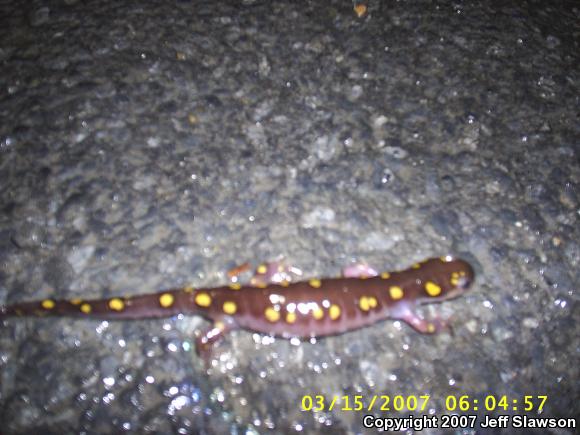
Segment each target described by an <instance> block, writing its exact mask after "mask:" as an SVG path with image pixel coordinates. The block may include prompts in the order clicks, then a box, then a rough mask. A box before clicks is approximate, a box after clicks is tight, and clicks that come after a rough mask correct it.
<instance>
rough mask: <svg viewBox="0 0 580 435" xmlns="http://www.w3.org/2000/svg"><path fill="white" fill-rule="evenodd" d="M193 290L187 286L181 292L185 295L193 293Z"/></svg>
mask: <svg viewBox="0 0 580 435" xmlns="http://www.w3.org/2000/svg"><path fill="white" fill-rule="evenodd" d="M193 290H194V288H193V287H192V286H190V285H188V286H187V287H184V288H183V291H184V292H185V293H193Z"/></svg>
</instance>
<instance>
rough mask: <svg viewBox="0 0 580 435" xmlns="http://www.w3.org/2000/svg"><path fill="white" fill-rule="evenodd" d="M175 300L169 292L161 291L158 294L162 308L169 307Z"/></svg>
mask: <svg viewBox="0 0 580 435" xmlns="http://www.w3.org/2000/svg"><path fill="white" fill-rule="evenodd" d="M173 302H175V297H174V296H173V295H172V294H171V293H163V294H162V295H161V296H159V305H161V306H162V307H163V308H169V307H170V306H171V305H173Z"/></svg>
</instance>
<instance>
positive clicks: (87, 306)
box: [81, 304, 93, 314]
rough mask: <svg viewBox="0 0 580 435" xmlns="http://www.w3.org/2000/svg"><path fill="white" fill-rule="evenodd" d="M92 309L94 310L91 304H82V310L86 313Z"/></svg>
mask: <svg viewBox="0 0 580 435" xmlns="http://www.w3.org/2000/svg"><path fill="white" fill-rule="evenodd" d="M92 310H93V308H92V307H91V306H90V305H89V304H82V305H81V311H82V312H83V313H85V314H89V313H90V312H91V311H92Z"/></svg>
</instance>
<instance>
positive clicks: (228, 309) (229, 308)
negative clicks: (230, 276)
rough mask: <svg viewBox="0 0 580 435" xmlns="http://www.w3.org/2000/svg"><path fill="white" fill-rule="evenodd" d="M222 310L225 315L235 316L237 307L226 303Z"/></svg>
mask: <svg viewBox="0 0 580 435" xmlns="http://www.w3.org/2000/svg"><path fill="white" fill-rule="evenodd" d="M223 310H224V313H226V314H236V311H238V306H237V305H236V303H235V302H232V301H226V302H224V306H223Z"/></svg>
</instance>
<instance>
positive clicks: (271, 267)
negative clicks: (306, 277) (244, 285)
mask: <svg viewBox="0 0 580 435" xmlns="http://www.w3.org/2000/svg"><path fill="white" fill-rule="evenodd" d="M301 276H302V270H301V269H299V268H297V267H295V266H291V265H288V264H286V263H285V262H284V260H283V259H282V258H280V259H278V260H276V261H272V262H269V263H262V264H260V265H259V266H258V267H257V268H256V271H255V273H254V276H253V277H252V279H251V280H250V284H251V285H253V286H255V287H265V286H267V285H268V284H282V285H284V284H288V283H290V282H292V281H296V278H299V277H301Z"/></svg>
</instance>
